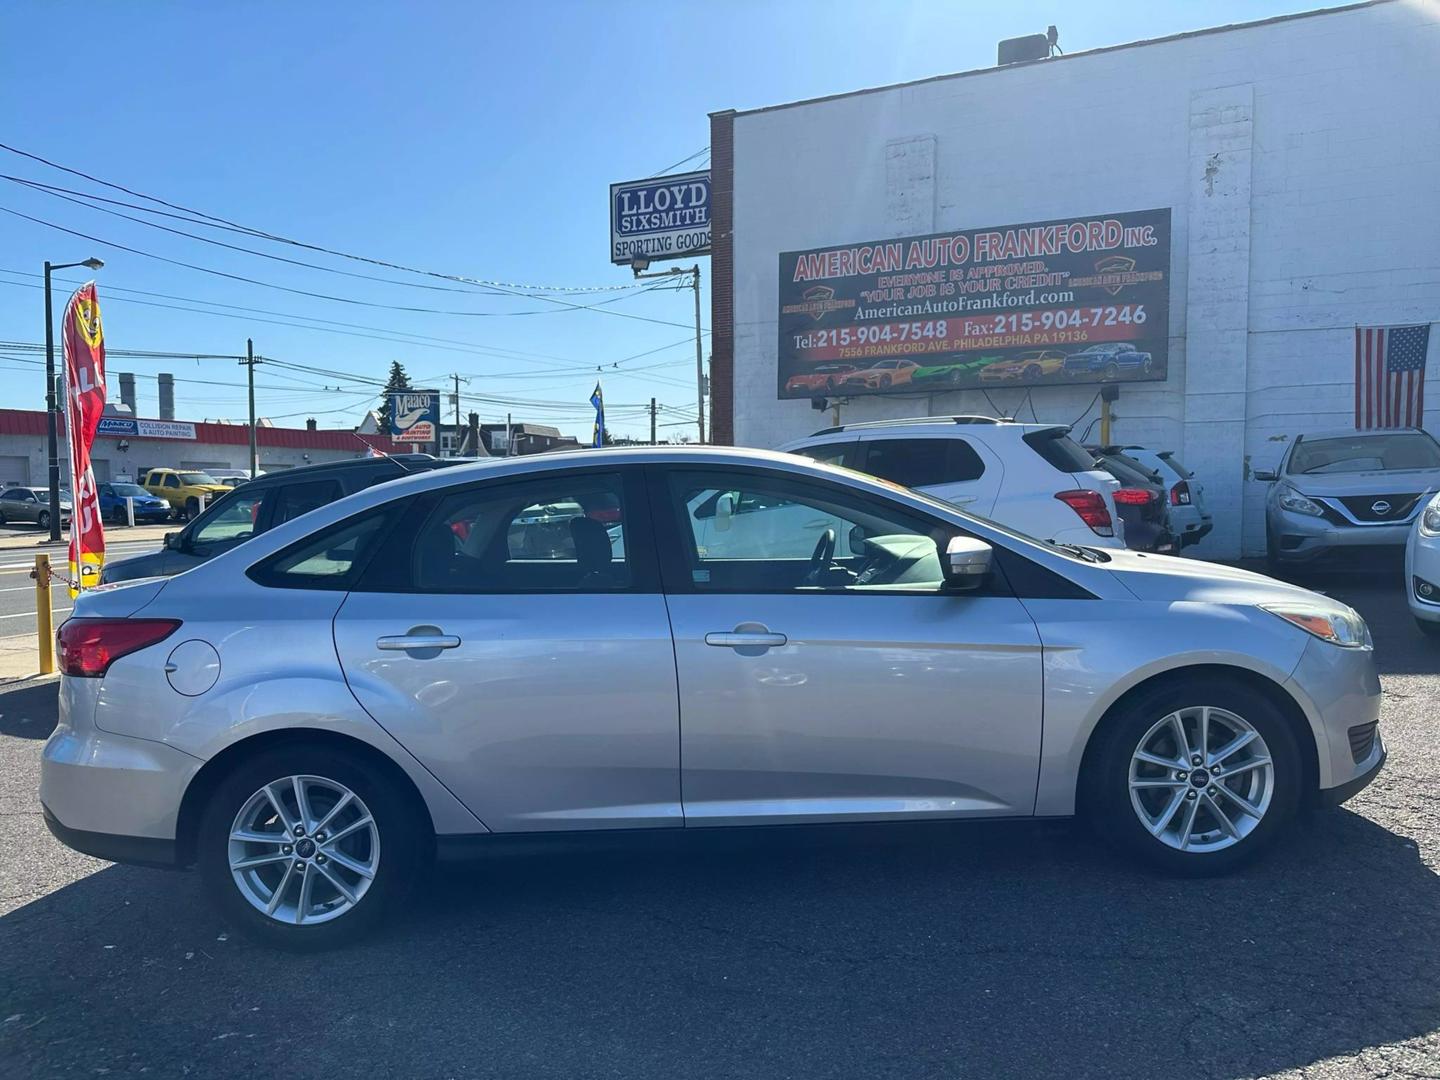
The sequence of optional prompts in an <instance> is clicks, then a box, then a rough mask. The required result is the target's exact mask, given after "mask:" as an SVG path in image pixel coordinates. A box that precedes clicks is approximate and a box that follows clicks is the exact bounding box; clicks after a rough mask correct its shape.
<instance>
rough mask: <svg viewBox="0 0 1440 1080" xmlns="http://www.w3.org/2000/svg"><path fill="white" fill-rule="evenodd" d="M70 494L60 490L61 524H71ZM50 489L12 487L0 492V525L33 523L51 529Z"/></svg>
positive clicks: (62, 489)
mask: <svg viewBox="0 0 1440 1080" xmlns="http://www.w3.org/2000/svg"><path fill="white" fill-rule="evenodd" d="M71 506H72V503H71V501H70V492H69V491H67V490H65V489H64V488H61V489H60V524H61V526H62V527H63V526H68V525H69V524H70V508H71ZM50 513H51V508H50V489H49V488H43V487H12V488H8V489H7V490H5V491H0V525H9V524H11V523H18V522H32V523H34V524H36V525H39V526H40V528H42V529H48V528H49V527H50Z"/></svg>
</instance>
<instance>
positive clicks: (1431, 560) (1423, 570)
mask: <svg viewBox="0 0 1440 1080" xmlns="http://www.w3.org/2000/svg"><path fill="white" fill-rule="evenodd" d="M1416 578H1423V579H1424V580H1425V581H1426V582H1428V583H1429V584H1430V585H1432V586H1440V536H1423V535H1421V534H1420V533H1419V532H1418V531H1416V532H1415V533H1414V534H1412V535H1411V537H1410V538H1409V542H1408V543H1407V544H1406V545H1405V600H1406V603H1408V604H1409V605H1410V614H1411V615H1413V616H1415V618H1417V619H1419V620H1420V621H1421V622H1427V623H1432V622H1440V592H1432V594H1431V599H1428V600H1427V599H1425V598H1424V597H1422V596H1421V595H1419V589H1418V582H1417V581H1416V580H1415V579H1416Z"/></svg>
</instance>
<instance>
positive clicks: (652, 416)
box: [650, 397, 659, 446]
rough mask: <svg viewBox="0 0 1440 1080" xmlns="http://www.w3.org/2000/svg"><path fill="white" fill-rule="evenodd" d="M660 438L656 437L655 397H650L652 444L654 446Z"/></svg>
mask: <svg viewBox="0 0 1440 1080" xmlns="http://www.w3.org/2000/svg"><path fill="white" fill-rule="evenodd" d="M657 442H659V440H658V439H656V438H655V399H654V398H653V397H652V398H651V399H650V445H651V446H654V445H655V444H656V443H657Z"/></svg>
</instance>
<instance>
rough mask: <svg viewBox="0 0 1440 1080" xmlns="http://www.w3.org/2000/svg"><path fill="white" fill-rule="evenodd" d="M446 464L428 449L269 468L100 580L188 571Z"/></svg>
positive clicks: (116, 563)
mask: <svg viewBox="0 0 1440 1080" xmlns="http://www.w3.org/2000/svg"><path fill="white" fill-rule="evenodd" d="M441 464H444V462H443V461H442V460H441V459H440V458H435V457H431V456H430V455H429V454H391V455H390V456H389V457H378V458H371V457H366V458H352V459H350V460H348V461H332V462H325V463H322V464H320V465H307V466H305V467H304V468H300V469H286V470H284V471H283V472H273V473H266V474H264V475H262V476H258V477H256V478H255V479H254V480H252V481H250V482H249V483H247V484H243V485H241V486H240V487H238V488H235V489H234V490H230V489H226V491H225V494H224V495H222V496H221V497H220V498H218V499H216V500H215V501H214V502H213V503H211V504H210V506H209V507H207V508H206V510H205V512H204V513H203V514H201V515H200V516H199V517H197V518H195V519H193V520H192V521H191V522H190V523H189V524H188V525H186V526H185V527H184V528H183V529H181V530H180V531H178V532H173V533H167V534H166V535H165V546H164V547H163V548H161V549H160V550H159V551H151V552H147V553H146V554H144V555H136V556H133V557H132V558H128V559H116V560H115V561H114V562H107V563H106V564H105V566H104V568H103V569H102V570H101V571H100V580H101V582H102V583H103V584H106V585H109V584H113V583H115V582H117V581H134V580H135V579H136V578H144V577H156V576H162V577H164V576H168V575H171V574H181V573H184V572H185V571H186V570H189V569H190V568H191V567H193V566H199V565H200V564H201V563H203V562H206V561H208V560H210V559H213V558H214V557H215V556H216V555H219V554H220V553H221V552H224V551H229V550H230V549H231V548H233V547H235V546H236V545H238V544H242V543H244V542H245V541H246V540H249V539H250V538H251V537H252V536H259V535H260V534H261V533H263V532H265V531H267V530H269V529H273V528H274V527H275V526H276V525H279V524H281V523H283V522H286V521H289V520H290V519H291V518H296V517H299V516H300V515H301V514H304V513H308V512H309V511H311V510H314V509H315V508H316V507H317V506H325V505H327V504H329V503H332V502H334V501H335V500H336V499H341V498H344V497H345V496H346V495H349V494H352V493H353V492H356V491H360V490H362V489H364V488H367V487H370V486H372V485H374V484H380V483H384V482H385V481H386V480H394V479H395V478H396V477H398V476H405V475H407V474H409V473H412V472H423V471H425V470H427V469H433V468H436V467H437V466H439V465H441Z"/></svg>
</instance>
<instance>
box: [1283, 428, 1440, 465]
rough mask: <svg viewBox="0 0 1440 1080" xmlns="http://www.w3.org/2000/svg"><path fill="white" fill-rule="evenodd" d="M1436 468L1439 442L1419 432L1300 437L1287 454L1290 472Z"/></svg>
mask: <svg viewBox="0 0 1440 1080" xmlns="http://www.w3.org/2000/svg"><path fill="white" fill-rule="evenodd" d="M1436 468H1440V444H1437V443H1436V442H1435V440H1434V439H1432V438H1431V437H1430V436H1429V435H1426V434H1423V433H1422V432H1418V431H1416V432H1402V433H1397V434H1394V435H1354V436H1346V437H1344V438H1337V439H1304V440H1302V441H1300V442H1298V443H1296V444H1295V449H1294V451H1293V452H1292V453H1291V455H1290V466H1289V468H1288V469H1287V470H1286V471H1287V472H1291V473H1347V472H1384V471H1388V470H1390V469H1436Z"/></svg>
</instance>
